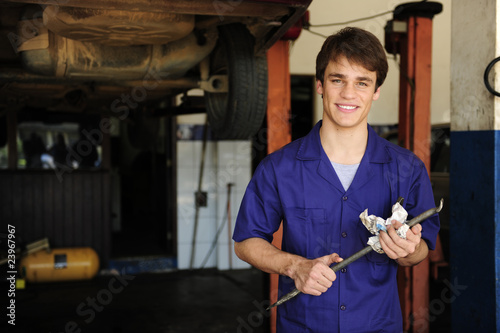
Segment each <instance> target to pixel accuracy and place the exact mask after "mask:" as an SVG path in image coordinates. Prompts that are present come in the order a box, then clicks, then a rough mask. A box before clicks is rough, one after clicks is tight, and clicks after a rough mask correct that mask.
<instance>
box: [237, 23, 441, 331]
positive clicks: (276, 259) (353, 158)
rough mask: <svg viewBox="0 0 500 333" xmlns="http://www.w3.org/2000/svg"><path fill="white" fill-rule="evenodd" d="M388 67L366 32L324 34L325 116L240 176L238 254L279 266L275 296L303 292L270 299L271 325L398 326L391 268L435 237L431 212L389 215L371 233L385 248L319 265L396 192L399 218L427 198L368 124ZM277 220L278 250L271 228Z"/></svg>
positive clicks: (419, 172) (421, 173)
mask: <svg viewBox="0 0 500 333" xmlns="http://www.w3.org/2000/svg"><path fill="white" fill-rule="evenodd" d="M387 70H388V65H387V59H386V56H385V51H384V49H383V47H382V45H381V44H380V42H379V41H378V39H377V38H376V37H375V36H374V35H373V34H371V33H369V32H367V31H364V30H361V29H358V28H346V29H343V30H341V31H339V32H338V33H337V34H335V35H332V36H330V37H329V38H328V39H327V40H326V41H325V43H324V44H323V47H322V49H321V51H320V53H319V54H318V57H317V61H316V79H317V85H316V90H317V92H318V93H319V94H320V95H322V97H323V120H322V121H320V122H319V123H318V124H316V126H315V127H314V128H313V129H312V130H311V132H310V133H309V134H308V135H307V136H305V137H304V138H301V139H299V140H296V141H294V142H292V143H290V144H289V145H287V146H286V147H284V148H282V149H280V150H279V151H277V152H275V153H273V154H271V155H269V156H267V157H266V158H265V159H264V160H263V161H262V163H261V164H260V165H259V167H258V168H257V170H256V171H255V174H254V176H253V178H252V180H251V182H250V184H249V185H248V188H247V191H246V193H245V196H244V198H243V201H242V204H241V208H240V211H239V214H238V218H237V221H236V226H235V231H234V236H233V238H234V240H235V242H236V243H235V251H236V254H237V255H238V256H239V257H240V258H241V259H242V260H245V261H247V262H248V263H250V264H252V265H253V266H255V267H257V268H259V269H261V270H263V271H265V272H268V273H277V274H280V275H281V276H280V287H279V289H280V296H281V295H283V294H285V293H287V292H289V291H290V290H292V289H293V288H295V287H296V288H297V289H299V290H300V291H301V292H303V293H304V294H302V295H299V296H297V297H295V298H294V299H292V300H290V301H288V302H286V303H284V304H283V305H280V306H279V307H278V322H277V331H278V332H281V333H293V332H314V333H321V332H332V333H333V332H335V333H338V332H362V333H367V332H391V333H394V332H402V316H401V310H400V304H399V298H398V291H397V282H396V271H397V267H398V265H402V266H411V265H415V264H417V263H419V262H420V261H422V260H423V259H425V257H426V256H427V254H428V250H429V249H433V248H434V244H435V241H436V236H437V233H438V230H439V220H438V218H437V216H434V217H432V218H430V219H428V220H426V221H424V222H422V226H421V225H417V226H414V227H413V228H412V229H411V230H410V231H408V233H407V239H402V238H400V237H399V236H398V235H397V234H396V232H395V229H397V228H399V227H400V226H401V225H400V224H399V223H397V222H396V223H394V224H393V226H392V227H389V228H388V231H387V233H385V232H381V233H380V243H381V245H382V248H383V250H384V251H385V254H378V253H376V252H373V251H372V252H371V253H369V254H368V255H366V256H365V257H363V258H361V259H359V260H357V261H355V262H354V263H352V264H350V265H349V266H347V267H346V268H344V269H342V270H341V271H340V272H337V274H335V273H334V272H333V271H332V270H331V269H330V268H329V266H330V265H332V264H335V263H338V262H340V261H341V260H342V258H347V257H349V256H350V255H352V254H354V253H356V252H357V251H359V250H361V249H362V248H364V247H365V246H366V245H367V241H368V238H369V237H370V236H372V235H371V234H370V233H369V232H368V231H367V230H366V228H365V226H364V225H363V224H362V223H361V221H360V219H359V215H360V213H361V212H363V211H364V210H365V209H366V208H368V212H369V214H374V215H376V216H380V217H382V218H384V219H385V218H387V217H389V216H390V215H391V207H392V205H393V204H394V203H395V202H396V201H397V199H398V197H400V196H401V197H403V198H404V208H405V209H406V210H407V211H408V214H409V216H408V219H410V218H412V217H413V216H416V215H418V214H420V213H422V212H424V211H426V210H427V209H430V208H433V207H435V203H434V198H433V194H432V188H431V185H430V181H429V177H428V175H427V171H426V169H425V166H424V164H423V163H422V162H421V161H420V160H419V159H418V158H417V157H416V156H415V155H414V154H413V153H411V152H410V151H408V150H405V149H403V148H400V147H398V146H396V145H393V144H391V143H389V142H388V141H386V140H384V139H382V138H380V137H379V136H377V135H376V133H375V132H374V130H373V129H372V128H371V127H370V126H369V125H368V123H367V117H368V112H369V111H370V107H371V104H372V102H373V101H375V100H377V99H378V98H379V96H380V86H381V85H382V83H383V82H384V79H385V77H386V74H387ZM281 221H283V243H282V250H279V249H277V248H276V247H274V246H273V245H272V244H271V243H270V242H271V241H272V235H273V233H274V232H275V231H276V230H277V229H278V227H279V225H280V223H281Z"/></svg>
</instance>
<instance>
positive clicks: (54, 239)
mask: <svg viewBox="0 0 500 333" xmlns="http://www.w3.org/2000/svg"><path fill="white" fill-rule="evenodd" d="M0 184H1V186H0V198H2V204H1V205H0V221H2V225H5V226H6V225H7V224H9V223H10V224H12V225H15V227H16V240H17V243H18V245H22V244H21V242H22V243H24V245H26V244H28V243H31V242H34V241H38V240H40V239H42V238H45V237H48V239H49V243H50V246H51V248H62V247H87V246H88V247H91V248H93V249H94V250H95V251H96V252H97V253H98V255H99V258H100V259H101V264H103V263H105V262H106V261H107V260H108V259H109V256H110V245H111V234H110V230H111V226H110V215H111V214H110V208H109V207H110V182H109V174H108V173H107V172H99V171H89V172H85V171H74V172H70V173H65V174H64V175H63V176H62V177H61V178H58V176H57V175H56V173H55V172H54V171H27V170H22V171H9V170H2V171H1V172H0ZM4 230H7V229H6V228H5V229H4ZM101 267H102V265H101Z"/></svg>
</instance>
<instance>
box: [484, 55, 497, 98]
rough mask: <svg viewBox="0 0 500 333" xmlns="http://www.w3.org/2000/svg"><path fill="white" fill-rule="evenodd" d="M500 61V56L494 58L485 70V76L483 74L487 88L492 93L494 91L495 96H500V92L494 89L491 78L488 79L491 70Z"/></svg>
mask: <svg viewBox="0 0 500 333" xmlns="http://www.w3.org/2000/svg"><path fill="white" fill-rule="evenodd" d="M498 61H500V57H497V58H495V59H493V60H492V61H491V62H490V63H489V64H488V66H487V67H486V70H485V71H484V76H483V80H484V85H485V86H486V89H488V91H489V92H490V93H492V94H493V95H495V96H498V97H500V93H499V92H498V91H496V90H495V89H493V87H492V86H491V85H490V80H489V79H488V77H489V75H490V71H491V69H492V68H493V66H495V64H496V63H497V62H498Z"/></svg>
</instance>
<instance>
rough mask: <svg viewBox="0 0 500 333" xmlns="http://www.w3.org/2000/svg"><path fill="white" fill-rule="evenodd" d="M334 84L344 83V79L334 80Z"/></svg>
mask: <svg viewBox="0 0 500 333" xmlns="http://www.w3.org/2000/svg"><path fill="white" fill-rule="evenodd" d="M332 83H333V84H342V80H338V79H337V80H332Z"/></svg>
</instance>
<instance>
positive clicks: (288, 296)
mask: <svg viewBox="0 0 500 333" xmlns="http://www.w3.org/2000/svg"><path fill="white" fill-rule="evenodd" d="M442 208H443V199H441V200H440V201H439V206H438V207H435V208H431V209H429V210H427V211H425V212H423V213H422V214H420V215H418V216H416V217H414V218H413V219H411V220H410V221H409V222H407V223H406V224H408V226H409V227H410V228H411V227H413V226H414V225H416V224H417V223H420V222H422V221H423V220H425V219H427V218H429V217H431V216H432V215H434V214H436V213H439V212H440V211H441V209H442ZM372 250H373V249H372V247H371V246H370V245H368V246H367V247H365V248H364V249H362V250H360V251H358V252H356V253H354V254H353V255H352V256H350V257H349V258H347V259H344V260H343V261H341V262H339V263H338V264H336V265H335V266H333V267H330V268H331V269H332V271H334V272H338V271H339V270H341V269H342V268H344V267H346V266H347V265H349V264H351V263H352V262H354V261H356V260H358V259H359V258H361V257H363V256H364V255H366V254H368V253H369V252H371V251H372ZM300 293H301V292H300V291H299V290H298V289H294V290H292V291H291V292H289V293H288V294H286V295H284V296H283V297H281V298H280V299H279V300H278V301H277V302H276V303H274V304H273V305H271V306H269V307H268V308H267V310H271V309H272V308H274V307H276V306H278V305H281V304H283V303H285V302H286V301H288V300H290V299H292V298H294V297H295V296H297V295H298V294H300Z"/></svg>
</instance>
